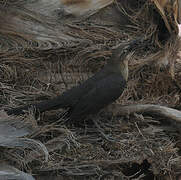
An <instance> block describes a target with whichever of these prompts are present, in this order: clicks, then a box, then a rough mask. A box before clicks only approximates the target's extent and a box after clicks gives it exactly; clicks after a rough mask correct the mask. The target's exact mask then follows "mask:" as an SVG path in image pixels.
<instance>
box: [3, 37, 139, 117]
mask: <svg viewBox="0 0 181 180" xmlns="http://www.w3.org/2000/svg"><path fill="white" fill-rule="evenodd" d="M139 42H140V39H139V40H135V41H131V42H129V43H124V44H121V45H120V46H119V47H117V48H116V49H114V50H113V52H112V56H111V58H110V60H109V62H108V63H107V65H105V66H104V67H103V69H102V70H100V71H99V72H97V73H96V74H95V75H93V76H92V77H91V78H89V79H88V80H86V81H85V82H83V83H82V84H80V85H79V86H76V87H73V88H72V89H70V90H68V91H66V92H64V93H62V94H61V95H60V96H57V97H55V98H53V99H50V100H47V101H43V102H40V103H37V104H32V105H27V106H23V107H19V108H14V109H9V110H6V111H7V114H8V115H12V114H13V115H19V114H23V113H24V112H25V110H28V109H29V108H30V107H31V106H33V107H34V108H35V109H36V111H37V112H40V113H41V112H44V111H48V110H53V109H58V108H69V118H70V119H73V120H82V119H84V118H85V117H87V116H88V115H90V114H96V113H98V112H99V111H100V110H101V109H102V108H104V107H106V106H107V105H109V104H111V103H112V102H114V101H115V100H116V99H118V98H119V97H120V95H121V94H122V92H123V91H124V89H125V87H126V82H127V78H128V59H127V55H128V54H129V53H130V52H131V51H133V50H134V49H135V48H137V47H138V44H139Z"/></svg>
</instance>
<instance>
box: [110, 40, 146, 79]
mask: <svg viewBox="0 0 181 180" xmlns="http://www.w3.org/2000/svg"><path fill="white" fill-rule="evenodd" d="M144 41H145V40H144V39H143V38H137V39H135V40H132V41H129V42H127V43H121V44H120V45H119V46H117V47H116V48H115V49H113V51H112V57H111V60H110V61H111V62H110V63H111V64H112V65H113V66H114V67H116V68H115V69H116V70H117V71H118V72H121V73H122V75H123V77H124V79H125V80H127V79H128V60H129V59H130V56H131V55H132V54H133V53H134V51H136V50H138V49H139V48H141V47H142V46H143V44H144V43H143V42H144Z"/></svg>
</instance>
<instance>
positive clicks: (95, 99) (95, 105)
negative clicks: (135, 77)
mask: <svg viewBox="0 0 181 180" xmlns="http://www.w3.org/2000/svg"><path fill="white" fill-rule="evenodd" d="M125 87H126V81H125V80H124V79H123V78H122V76H121V75H120V74H112V75H110V76H108V77H107V78H104V79H102V80H100V81H98V82H97V83H96V84H95V87H94V88H93V89H91V90H90V91H89V92H88V93H87V94H86V95H84V96H83V97H82V98H81V99H80V101H79V102H78V103H77V104H76V106H75V108H74V109H73V111H72V113H71V116H70V118H71V119H77V120H78V119H79V118H80V119H81V118H82V117H85V116H87V115H89V114H95V113H97V112H98V111H99V110H100V109H102V108H104V107H105V106H107V105H109V104H111V103H112V102H114V101H115V100H116V99H118V98H119V96H120V95H121V94H122V92H123V90H124V88H125Z"/></svg>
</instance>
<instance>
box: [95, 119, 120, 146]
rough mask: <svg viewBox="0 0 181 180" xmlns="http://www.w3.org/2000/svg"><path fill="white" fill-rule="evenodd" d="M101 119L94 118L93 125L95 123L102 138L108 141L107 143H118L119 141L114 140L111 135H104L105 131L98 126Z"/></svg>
mask: <svg viewBox="0 0 181 180" xmlns="http://www.w3.org/2000/svg"><path fill="white" fill-rule="evenodd" d="M98 119H99V118H98V117H97V116H96V118H95V116H94V117H92V121H93V123H94V125H95V126H96V128H97V130H98V131H99V133H100V134H101V136H102V138H103V139H105V140H107V141H109V142H117V140H116V139H114V138H112V137H110V136H109V135H106V134H105V133H104V130H103V129H102V128H101V127H100V125H99V124H98V121H99V120H98Z"/></svg>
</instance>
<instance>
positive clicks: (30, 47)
mask: <svg viewBox="0 0 181 180" xmlns="http://www.w3.org/2000/svg"><path fill="white" fill-rule="evenodd" d="M128 2H129V1H128ZM135 2H136V3H135V5H134V6H135V7H136V6H137V8H135V9H134V16H131V15H130V13H131V12H132V11H133V10H132V9H131V8H132V7H131V6H130V7H129V6H128V5H127V2H126V1H123V3H122V4H121V3H120V2H119V1H116V2H115V3H114V4H113V5H112V6H111V8H113V11H114V10H115V9H114V8H117V10H118V15H120V16H122V15H124V17H127V18H128V19H129V20H130V22H131V23H127V24H120V26H121V28H120V26H117V25H115V26H116V28H114V27H107V26H103V25H102V26H98V25H97V24H96V21H97V19H98V18H99V17H100V16H101V13H107V12H106V10H103V12H101V11H100V12H98V14H96V15H94V16H92V17H90V19H87V20H85V21H80V22H77V21H70V22H68V23H67V20H66V21H63V20H62V21H61V23H62V24H63V25H62V24H61V23H60V22H57V24H56V23H55V21H51V18H52V17H51V18H50V17H46V18H44V16H43V15H42V14H36V15H33V14H32V12H31V11H27V12H26V11H22V10H21V4H24V3H25V1H24V0H20V1H16V3H15V2H14V1H8V0H6V1H0V3H1V4H2V5H1V8H4V7H5V8H7V9H10V10H11V11H8V12H5V11H2V12H1V13H0V16H1V17H2V16H4V13H8V16H9V17H8V16H6V17H7V18H5V19H1V20H0V22H1V24H2V25H4V26H2V28H1V30H0V37H1V43H2V46H1V47H2V48H1V50H0V51H1V52H0V59H1V62H0V100H1V101H0V102H1V108H2V109H3V108H5V107H6V108H10V107H17V106H20V105H23V104H29V103H31V102H39V101H43V100H45V99H48V98H51V97H53V96H56V95H57V94H61V93H62V92H63V91H65V90H66V89H67V88H70V87H72V86H74V85H76V84H78V83H80V82H82V81H83V80H85V79H87V78H88V77H89V76H90V75H91V74H92V73H94V72H96V71H97V70H99V69H100V68H101V67H102V66H103V65H104V64H105V62H106V61H109V57H110V54H111V48H112V47H113V46H115V45H117V44H119V43H120V42H124V41H127V40H130V39H133V38H135V37H137V36H140V35H142V34H145V36H146V37H148V38H149V39H150V40H152V45H151V46H149V47H146V48H145V47H144V48H143V49H140V51H139V52H136V53H135V55H134V58H133V60H131V61H130V66H129V67H130V68H129V69H130V76H129V82H128V88H127V89H126V90H125V92H124V94H123V95H122V97H121V98H120V99H119V100H118V101H117V102H116V103H118V104H120V103H121V104H132V103H143V104H144V103H154V104H162V105H166V106H171V107H176V106H179V104H180V98H179V97H180V90H181V89H180V88H181V84H180V79H181V74H180V70H181V63H180V61H179V60H178V59H179V58H178V57H177V54H178V51H179V48H180V39H179V38H178V37H177V36H176V35H175V34H173V35H171V36H170V37H169V36H165V37H166V38H165V39H164V41H163V40H162V39H161V38H160V33H162V32H161V31H162V29H163V28H166V27H165V26H164V25H163V24H162V22H161V17H160V19H159V18H158V19H157V21H156V22H155V19H154V13H155V14H156V16H158V17H159V15H158V14H157V12H156V11H155V7H154V6H153V5H152V4H150V3H149V2H147V1H144V0H142V1H135ZM17 5H19V6H20V8H19V7H17ZM109 8H110V7H108V9H107V10H109V11H110V9H109ZM17 9H18V11H17ZM104 11H105V12H104ZM15 12H16V13H15ZM25 12H26V13H25ZM25 14H26V15H25ZM12 17H13V20H12V19H11V18H12ZM8 18H9V20H10V21H8ZM113 18H114V17H113ZM102 21H103V23H104V21H105V22H106V20H104V19H102ZM160 22H161V23H160ZM115 24H116V23H115ZM160 24H162V26H161V27H160ZM35 26H38V27H39V28H40V29H41V31H39V32H37V31H38V30H36V29H33V27H35ZM62 26H63V27H64V28H62ZM158 30H159V31H158ZM32 32H33V33H32ZM163 33H165V32H163ZM167 33H168V32H167ZM166 35H168V34H166ZM63 37H65V38H64V39H63ZM159 38H160V39H159ZM64 113H65V112H64V111H62V110H57V111H52V112H46V113H44V114H43V115H40V117H38V118H37V127H36V128H35V131H34V132H33V133H32V134H30V135H29V138H32V139H36V140H40V141H41V142H42V143H43V144H45V146H46V147H47V149H48V151H49V153H50V159H49V161H48V162H47V163H45V162H43V160H44V159H43V156H42V155H39V154H35V153H34V152H33V151H30V150H25V151H24V153H19V151H18V150H17V149H11V150H9V149H5V150H3V152H5V153H3V154H2V155H1V157H2V159H3V160H4V159H5V160H6V161H9V162H10V163H14V164H15V166H16V167H18V168H21V169H24V170H26V171H27V172H32V173H35V174H41V173H45V172H49V173H50V172H51V173H55V174H56V173H58V174H61V175H68V176H72V177H73V176H90V177H94V178H95V177H96V178H98V177H100V178H101V177H102V178H106V177H107V178H108V179H111V177H118V178H120V177H123V178H125V179H129V178H130V177H137V178H138V179H139V178H140V179H141V174H142V176H143V174H144V176H146V177H145V178H148V177H150V176H151V175H150V174H152V173H153V174H154V175H155V176H157V177H158V176H162V175H164V174H168V175H169V176H170V177H175V176H176V175H177V174H178V173H179V171H180V164H179V161H180V156H179V153H178V152H179V150H180V149H179V148H181V147H180V146H179V142H180V139H179V134H178V133H177V132H176V130H173V131H167V129H166V128H167V124H166V123H165V122H164V123H160V122H159V121H158V120H160V117H143V116H142V115H136V114H135V115H134V116H130V117H117V116H116V115H115V114H114V112H107V111H103V112H101V113H100V115H99V118H100V122H99V121H98V122H99V124H100V126H101V131H104V133H105V134H107V135H110V136H111V137H112V138H114V139H115V140H116V141H115V142H112V143H111V142H107V140H105V139H103V138H102V136H101V134H100V131H98V129H96V128H95V127H92V125H90V123H86V127H84V128H77V127H72V126H71V125H65V124H64V119H63V117H62V116H63V114H64ZM26 118H28V121H29V123H34V121H32V119H33V117H32V114H31V113H30V114H28V115H26ZM165 124H166V125H165ZM130 164H131V165H132V166H130ZM136 167H137V168H136ZM144 170H145V171H144ZM139 173H140V174H139ZM136 174H137V175H136ZM134 175H135V176H134Z"/></svg>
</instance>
